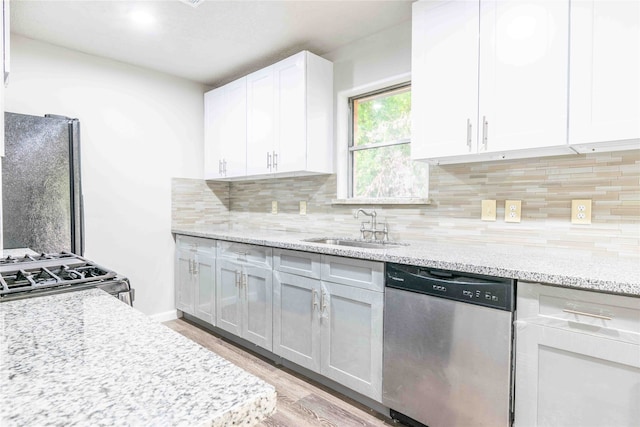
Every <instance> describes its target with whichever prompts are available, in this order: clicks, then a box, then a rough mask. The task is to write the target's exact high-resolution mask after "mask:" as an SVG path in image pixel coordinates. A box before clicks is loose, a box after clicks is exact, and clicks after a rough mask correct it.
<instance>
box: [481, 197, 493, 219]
mask: <svg viewBox="0 0 640 427" xmlns="http://www.w3.org/2000/svg"><path fill="white" fill-rule="evenodd" d="M480 218H481V219H482V221H495V220H496V201H495V200H483V201H482V215H481V217H480Z"/></svg>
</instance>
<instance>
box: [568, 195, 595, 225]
mask: <svg viewBox="0 0 640 427" xmlns="http://www.w3.org/2000/svg"><path fill="white" fill-rule="evenodd" d="M571 223H572V224H591V200H572V201H571Z"/></svg>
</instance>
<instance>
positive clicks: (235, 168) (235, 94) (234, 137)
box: [219, 77, 247, 178]
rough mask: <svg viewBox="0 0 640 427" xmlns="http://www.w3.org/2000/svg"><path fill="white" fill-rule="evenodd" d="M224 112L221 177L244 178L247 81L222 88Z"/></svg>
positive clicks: (245, 169)
mask: <svg viewBox="0 0 640 427" xmlns="http://www.w3.org/2000/svg"><path fill="white" fill-rule="evenodd" d="M224 97H225V111H224V116H223V117H224V122H223V123H222V132H221V140H220V141H219V145H220V153H221V155H220V157H221V158H222V162H223V164H222V171H223V175H224V176H225V177H227V178H234V177H238V176H244V175H245V174H246V172H247V79H246V77H243V78H241V79H238V80H236V81H233V82H231V83H229V84H227V85H225V86H224Z"/></svg>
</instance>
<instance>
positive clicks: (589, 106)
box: [569, 0, 640, 153]
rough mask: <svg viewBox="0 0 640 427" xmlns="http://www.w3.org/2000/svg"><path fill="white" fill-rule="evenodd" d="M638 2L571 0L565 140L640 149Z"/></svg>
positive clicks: (580, 147)
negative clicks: (567, 132)
mask: <svg viewBox="0 0 640 427" xmlns="http://www.w3.org/2000/svg"><path fill="white" fill-rule="evenodd" d="M639 57H640V3H639V2H637V1H613V0H610V1H597V0H596V1H594V0H591V1H587V0H584V1H578V2H572V3H571V70H570V75H569V81H570V91H569V102H570V105H569V107H570V108H569V143H570V144H572V147H573V148H574V149H576V151H578V152H581V153H585V152H592V151H610V150H617V149H629V148H640V64H639V62H640V60H639Z"/></svg>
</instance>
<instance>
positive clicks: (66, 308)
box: [0, 289, 276, 427]
mask: <svg viewBox="0 0 640 427" xmlns="http://www.w3.org/2000/svg"><path fill="white" fill-rule="evenodd" d="M0 402H2V403H1V404H0V425H1V426H3V427H4V426H53V425H55V426H62V425H65V426H67V425H76V426H121V425H128V426H131V425H136V426H137V425H140V426H142V425H144V426H152V425H153V426H205V425H206V426H227V425H243V426H250V425H254V424H256V423H258V422H260V421H261V420H262V419H263V418H265V417H266V416H268V415H269V414H271V413H273V411H274V410H275V405H276V392H275V389H274V387H272V386H271V385H268V384H267V383H265V382H264V381H262V380H260V379H258V378H256V377H255V376H253V375H251V374H249V373H248V372H246V371H244V370H243V369H241V368H239V367H237V366H235V365H233V364H232V363H231V362H228V361H226V360H224V359H223V358H221V357H220V356H218V355H216V354H214V353H212V352H210V351H209V350H207V349H205V348H204V347H201V346H200V345H198V344H196V343H194V342H192V341H190V340H189V339H187V338H186V337H183V336H182V335H180V334H178V333H177V332H174V331H173V330H171V329H169V328H167V327H166V326H164V325H161V324H159V323H157V322H154V321H152V320H150V319H149V318H148V317H147V316H145V315H144V314H142V313H140V312H138V311H137V310H135V309H133V308H131V307H129V306H128V305H126V304H123V303H122V302H120V301H119V300H117V299H116V298H113V297H112V296H110V295H109V294H107V293H106V292H103V291H102V290H99V289H92V290H85V291H77V292H69V293H64V294H57V295H52V296H42V297H37V298H28V299H22V300H16V301H9V302H4V303H0Z"/></svg>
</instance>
